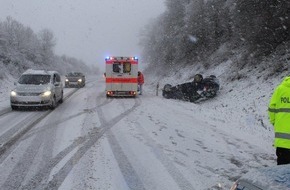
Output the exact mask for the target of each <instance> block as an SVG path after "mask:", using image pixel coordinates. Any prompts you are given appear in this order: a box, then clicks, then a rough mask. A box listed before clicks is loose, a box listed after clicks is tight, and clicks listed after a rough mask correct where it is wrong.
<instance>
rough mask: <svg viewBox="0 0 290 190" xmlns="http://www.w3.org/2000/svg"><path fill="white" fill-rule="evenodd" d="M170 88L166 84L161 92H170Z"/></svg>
mask: <svg viewBox="0 0 290 190" xmlns="http://www.w3.org/2000/svg"><path fill="white" fill-rule="evenodd" d="M171 87H172V85H170V84H166V85H165V86H164V87H163V90H164V91H165V92H169V91H171Z"/></svg>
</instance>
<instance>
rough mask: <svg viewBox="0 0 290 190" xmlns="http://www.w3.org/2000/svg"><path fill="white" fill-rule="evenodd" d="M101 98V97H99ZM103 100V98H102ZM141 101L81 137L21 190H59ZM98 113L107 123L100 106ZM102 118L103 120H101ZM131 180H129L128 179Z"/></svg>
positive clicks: (108, 101)
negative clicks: (103, 139)
mask: <svg viewBox="0 0 290 190" xmlns="http://www.w3.org/2000/svg"><path fill="white" fill-rule="evenodd" d="M97 98H99V97H97ZM100 99H101V98H100ZM110 102H111V101H110V100H105V102H103V103H101V104H99V105H106V104H107V103H110ZM140 104H141V103H140V101H135V104H134V105H133V107H132V108H130V109H128V110H127V111H125V112H123V113H121V114H120V115H119V116H117V117H115V118H113V119H112V120H110V121H108V122H104V123H101V126H100V127H99V128H94V129H93V130H92V131H91V133H89V134H88V135H86V136H83V137H80V138H79V139H77V140H76V141H74V143H73V144H71V145H70V146H68V147H67V148H65V149H64V150H63V151H61V152H60V153H58V154H57V155H56V157H54V158H53V159H51V160H50V161H49V162H48V163H46V164H45V165H44V166H43V168H42V169H40V170H39V172H38V173H37V174H36V175H35V176H34V177H33V178H32V179H31V180H30V181H29V182H28V183H27V184H26V185H25V186H23V187H22V188H21V189H25V190H27V189H47V190H51V189H58V188H59V187H60V186H61V184H62V183H63V181H64V180H65V178H66V177H67V176H68V174H69V173H70V171H71V170H72V169H73V167H74V166H75V165H76V164H77V163H78V162H79V160H80V159H81V158H82V157H83V156H84V155H85V154H86V152H87V151H88V150H89V149H90V148H91V147H92V146H94V145H95V143H96V142H97V141H98V140H99V139H100V138H102V137H103V135H104V134H105V133H106V132H107V131H108V130H109V129H110V128H112V127H113V126H114V125H115V124H116V123H118V122H119V121H120V120H122V119H123V118H124V117H126V116H127V115H128V114H130V113H131V112H132V111H133V110H134V109H136V107H138V106H140ZM96 110H97V113H98V114H100V121H101V122H102V121H105V120H104V117H103V116H102V115H103V113H102V111H101V110H100V107H99V106H98V107H97V108H96ZM101 117H102V119H101ZM78 147H80V148H79V149H78V150H76V153H74V154H73V155H72V156H71V158H70V159H69V160H68V161H67V162H66V163H65V164H64V166H63V167H62V168H61V169H60V170H59V171H58V172H57V173H55V174H54V175H53V177H52V180H51V181H49V182H48V184H43V180H44V179H47V178H48V176H49V175H50V173H51V171H52V170H53V168H54V167H55V166H56V165H57V164H59V163H60V162H61V161H62V160H63V159H64V158H65V157H66V156H67V155H69V154H70V153H71V152H72V151H74V150H75V149H77V148H78ZM128 180H129V179H128Z"/></svg>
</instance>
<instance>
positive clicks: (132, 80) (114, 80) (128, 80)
mask: <svg viewBox="0 0 290 190" xmlns="http://www.w3.org/2000/svg"><path fill="white" fill-rule="evenodd" d="M137 82H138V81H137V78H106V83H137Z"/></svg>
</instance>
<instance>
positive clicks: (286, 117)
mask: <svg viewBox="0 0 290 190" xmlns="http://www.w3.org/2000/svg"><path fill="white" fill-rule="evenodd" d="M268 114H269V119H270V122H271V124H273V126H274V130H275V140H274V146H275V147H281V148H288V149H290V76H289V77H285V78H284V80H283V81H282V83H281V84H280V85H279V86H278V87H277V88H276V89H275V91H274V93H273V95H272V98H271V100H270V104H269V109H268Z"/></svg>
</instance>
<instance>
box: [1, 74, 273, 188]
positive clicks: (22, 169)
mask: <svg viewBox="0 0 290 190" xmlns="http://www.w3.org/2000/svg"><path fill="white" fill-rule="evenodd" d="M104 89H105V83H104V81H103V79H98V80H95V81H94V82H91V83H88V84H87V85H86V87H85V88H82V89H79V90H77V91H76V92H75V93H74V94H73V95H72V96H70V97H69V98H67V99H66V100H65V101H64V103H63V104H61V105H59V106H58V107H57V108H56V109H55V110H53V111H49V110H40V111H13V112H12V111H11V112H8V113H6V114H4V115H1V116H0V143H1V144H2V145H3V144H4V143H5V142H7V141H9V139H11V138H13V135H15V134H17V133H19V131H21V129H23V128H25V127H27V126H31V127H30V128H29V130H27V131H25V132H23V133H22V135H21V136H19V138H15V139H16V140H14V141H11V143H10V144H9V145H7V149H5V150H4V151H2V153H1V155H0V171H1V175H0V189H1V190H15V189H63V190H67V189H73V190H80V189H100V190H109V189H110V190H127V189H128V190H129V189H130V190H145V189H146V190H155V189H156V190H179V189H180V190H190V189H196V190H205V189H229V188H230V186H231V184H232V183H233V181H234V180H235V179H237V178H238V177H239V176H240V175H242V174H243V173H245V172H247V171H248V170H250V169H251V168H260V167H263V166H270V165H275V157H274V154H273V153H274V150H273V149H271V148H270V147H271V143H272V142H271V140H269V139H270V138H269V137H268V136H267V135H268V134H270V133H271V132H269V131H267V130H266V131H265V129H264V128H263V127H262V129H255V128H253V129H250V130H248V127H243V126H242V124H243V123H251V122H252V124H253V123H254V122H255V121H254V120H255V118H254V115H253V114H248V117H246V118H243V117H240V116H239V115H238V114H239V113H237V112H236V111H232V109H234V107H231V105H230V104H229V105H226V104H225V103H223V101H224V100H223V99H222V98H221V97H225V96H222V95H220V96H219V97H216V99H214V100H209V101H208V102H203V103H200V104H192V103H188V102H182V101H178V100H167V99H163V98H162V97H160V96H155V93H154V92H153V91H152V92H151V91H150V90H149V89H148V90H147V93H146V88H145V90H144V92H145V93H144V95H142V96H139V97H138V98H106V97H105V94H104ZM69 91H72V89H65V92H66V93H68V92H69ZM222 93H223V92H221V94H222ZM7 101H8V100H7ZM228 101H231V100H228ZM234 113H237V114H236V115H235V114H234ZM241 120H242V121H245V122H238V121H241ZM32 121H35V122H34V123H33V124H31V122H32ZM249 125H250V124H249ZM245 129H247V130H245ZM261 131H264V132H261ZM2 148H3V147H2Z"/></svg>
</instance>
